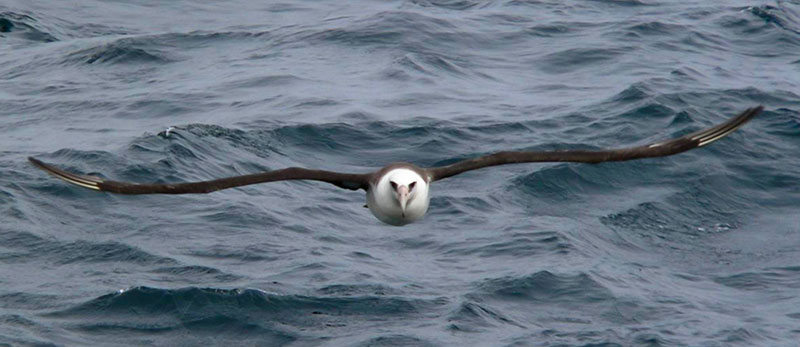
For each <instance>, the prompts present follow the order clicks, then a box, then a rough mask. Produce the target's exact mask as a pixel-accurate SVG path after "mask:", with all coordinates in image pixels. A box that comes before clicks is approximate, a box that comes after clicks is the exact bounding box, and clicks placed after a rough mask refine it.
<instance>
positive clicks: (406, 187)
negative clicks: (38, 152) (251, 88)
mask: <svg viewBox="0 0 800 347" xmlns="http://www.w3.org/2000/svg"><path fill="white" fill-rule="evenodd" d="M762 110H763V107H762V106H758V107H753V108H749V109H747V110H745V111H744V112H742V113H740V114H739V115H737V116H736V117H733V118H731V119H729V120H727V121H725V122H723V123H721V124H718V125H716V126H713V127H710V128H708V129H704V130H700V131H698V132H694V133H691V134H688V135H685V136H681V137H678V138H673V139H669V140H665V141H661V142H656V143H652V144H647V145H643V146H634V147H626V148H616V149H603V150H552V151H505V152H497V153H493V154H488V155H484V156H479V157H475V158H471V159H466V160H462V161H459V162H456V163H454V164H450V165H445V166H439V167H429V168H422V167H419V166H417V165H414V164H410V163H393V164H389V165H387V166H385V167H383V168H381V169H379V170H377V171H374V172H369V173H361V174H358V173H343V172H333V171H324V170H311V169H305V168H300V167H290V168H285V169H280V170H274V171H267V172H261V173H255V174H250V175H243V176H234V177H227V178H220V179H215V180H210V181H201V182H188V183H144V184H142V183H130V182H120V181H112V180H107V179H103V178H100V177H96V176H90V175H79V174H74V173H71V172H67V171H64V170H62V169H59V168H57V167H55V166H53V165H50V164H47V163H44V162H42V161H41V160H38V159H36V158H33V157H29V158H28V159H29V160H30V162H31V163H33V164H34V165H36V167H38V168H40V169H42V170H44V171H46V172H47V173H49V174H51V175H53V176H55V177H58V178H60V179H62V180H64V181H67V182H69V183H72V184H75V185H78V186H81V187H84V188H89V189H94V190H99V191H103V192H110V193H117V194H205V193H211V192H215V191H218V190H222V189H228V188H234V187H241V186H246V185H250V184H258V183H266V182H277V181H290V180H314V181H322V182H327V183H330V184H333V185H335V186H337V187H340V188H344V189H350V190H359V189H363V190H365V191H366V194H367V205H366V206H367V207H368V208H369V210H370V211H371V212H372V214H373V215H375V217H377V218H378V219H379V220H381V221H382V222H384V223H387V224H391V225H397V226H402V225H406V224H409V223H411V222H414V221H416V220H419V219H420V218H422V216H424V215H425V213H426V212H427V211H428V204H429V202H430V194H429V193H430V186H431V183H433V182H435V181H439V180H442V179H445V178H448V177H452V176H455V175H458V174H460V173H463V172H467V171H471V170H477V169H482V168H486V167H490V166H497V165H506V164H520V163H537V162H574V163H591V164H596V163H603V162H613V161H626V160H634V159H643V158H655V157H664V156H669V155H673V154H678V153H681V152H685V151H688V150H690V149H693V148H698V147H703V146H705V145H707V144H709V143H712V142H714V141H717V140H719V139H721V138H723V137H725V136H726V135H728V134H730V133H731V132H733V131H735V130H736V129H738V128H739V127H741V126H742V125H744V124H745V123H747V122H748V121H749V120H750V119H752V118H753V117H755V116H756V115H758V114H759V113H761V111H762Z"/></svg>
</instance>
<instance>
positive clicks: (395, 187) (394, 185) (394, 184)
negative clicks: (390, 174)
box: [389, 181, 397, 190]
mask: <svg viewBox="0 0 800 347" xmlns="http://www.w3.org/2000/svg"><path fill="white" fill-rule="evenodd" d="M389 183H391V184H392V188H393V189H394V190H397V183H395V182H394V181H389Z"/></svg>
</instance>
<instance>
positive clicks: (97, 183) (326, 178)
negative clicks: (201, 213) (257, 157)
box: [28, 157, 369, 194]
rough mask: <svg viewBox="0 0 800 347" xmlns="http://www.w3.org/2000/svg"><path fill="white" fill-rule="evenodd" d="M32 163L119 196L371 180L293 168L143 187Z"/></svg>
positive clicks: (355, 184) (356, 185)
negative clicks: (288, 182)
mask: <svg viewBox="0 0 800 347" xmlns="http://www.w3.org/2000/svg"><path fill="white" fill-rule="evenodd" d="M28 160H30V162H31V163H33V165H36V167H38V168H40V169H42V170H44V171H46V172H47V173H49V174H51V175H53V176H55V177H58V178H60V179H62V180H64V181H67V182H69V183H72V184H75V185H78V186H81V187H84V188H89V189H94V190H100V191H104V192H111V193H118V194H203V193H211V192H215V191H217V190H222V189H228V188H234V187H241V186H246V185H250V184H258V183H267V182H276V181H290V180H314V181H322V182H327V183H330V184H333V185H335V186H337V187H340V188H344V189H350V190H358V189H367V187H368V185H367V179H368V178H369V174H349V173H341V172H332V171H323V170H309V169H304V168H298V167H290V168H286V169H281V170H275V171H267V172H262V173H256V174H252V175H244V176H234V177H228V178H221V179H216V180H211V181H201V182H189V183H175V184H169V183H166V184H161V183H152V184H139V183H129V182H119V181H112V180H105V179H102V178H99V177H95V176H89V175H78V174H74V173H71V172H67V171H64V170H62V169H59V168H57V167H55V166H53V165H50V164H47V163H45V162H42V161H41V160H38V159H36V158H33V157H29V158H28Z"/></svg>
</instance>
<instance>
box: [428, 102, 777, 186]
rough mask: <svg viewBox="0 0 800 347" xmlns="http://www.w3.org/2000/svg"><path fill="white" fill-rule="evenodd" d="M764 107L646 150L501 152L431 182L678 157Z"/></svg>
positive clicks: (438, 171)
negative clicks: (524, 167) (516, 167)
mask: <svg viewBox="0 0 800 347" xmlns="http://www.w3.org/2000/svg"><path fill="white" fill-rule="evenodd" d="M763 109H764V107H762V106H758V107H753V108H749V109H747V110H745V111H744V112H742V113H740V114H739V115H737V116H736V117H733V118H731V119H729V120H728V121H726V122H724V123H721V124H719V125H717V126H714V127H711V128H708V129H705V130H701V131H698V132H695V133H691V134H689V135H686V136H682V137H679V138H675V139H670V140H667V141H662V142H657V143H653V144H648V145H644V146H637V147H628V148H620V149H608V150H596V151H588V150H558V151H523V152H498V153H494V154H489V155H485V156H481V157H477V158H472V159H467V160H463V161H460V162H457V163H454V164H451V165H447V166H440V167H434V168H428V169H427V171H428V173H429V175H430V177H431V178H432V179H431V180H432V181H435V180H440V179H444V178H447V177H450V176H453V175H457V174H460V173H462V172H465V171H470V170H477V169H481V168H485V167H488V166H495V165H506V164H517V163H535V162H576V163H602V162H606V161H625V160H633V159H642V158H653V157H664V156H668V155H673V154H678V153H681V152H685V151H688V150H690V149H693V148H697V147H702V146H705V145H707V144H709V143H711V142H714V141H716V140H719V139H721V138H723V137H725V136H727V135H728V134H730V133H731V132H733V131H735V130H736V129H738V128H739V127H741V126H742V125H744V124H745V123H747V122H748V121H749V120H750V119H752V118H753V117H755V116H756V115H758V114H759V113H761V111H762V110H763Z"/></svg>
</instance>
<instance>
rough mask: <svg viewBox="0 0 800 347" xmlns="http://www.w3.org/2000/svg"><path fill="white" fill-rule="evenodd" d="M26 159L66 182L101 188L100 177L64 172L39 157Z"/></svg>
mask: <svg viewBox="0 0 800 347" xmlns="http://www.w3.org/2000/svg"><path fill="white" fill-rule="evenodd" d="M28 161H30V162H31V163H32V164H33V165H35V166H36V167H38V168H39V169H41V170H43V171H45V172H47V173H48V174H50V175H53V176H55V177H57V178H60V179H62V180H64V181H66V182H69V183H72V184H74V185H77V186H81V187H84V188H89V189H93V190H101V189H100V184H101V183H102V182H103V181H102V180H101V179H99V178H96V177H92V176H84V175H76V174H73V173H69V172H66V171H64V170H61V169H59V168H56V167H54V166H52V165H49V164H47V163H45V162H43V161H41V160H39V159H36V158H34V157H28Z"/></svg>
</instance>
